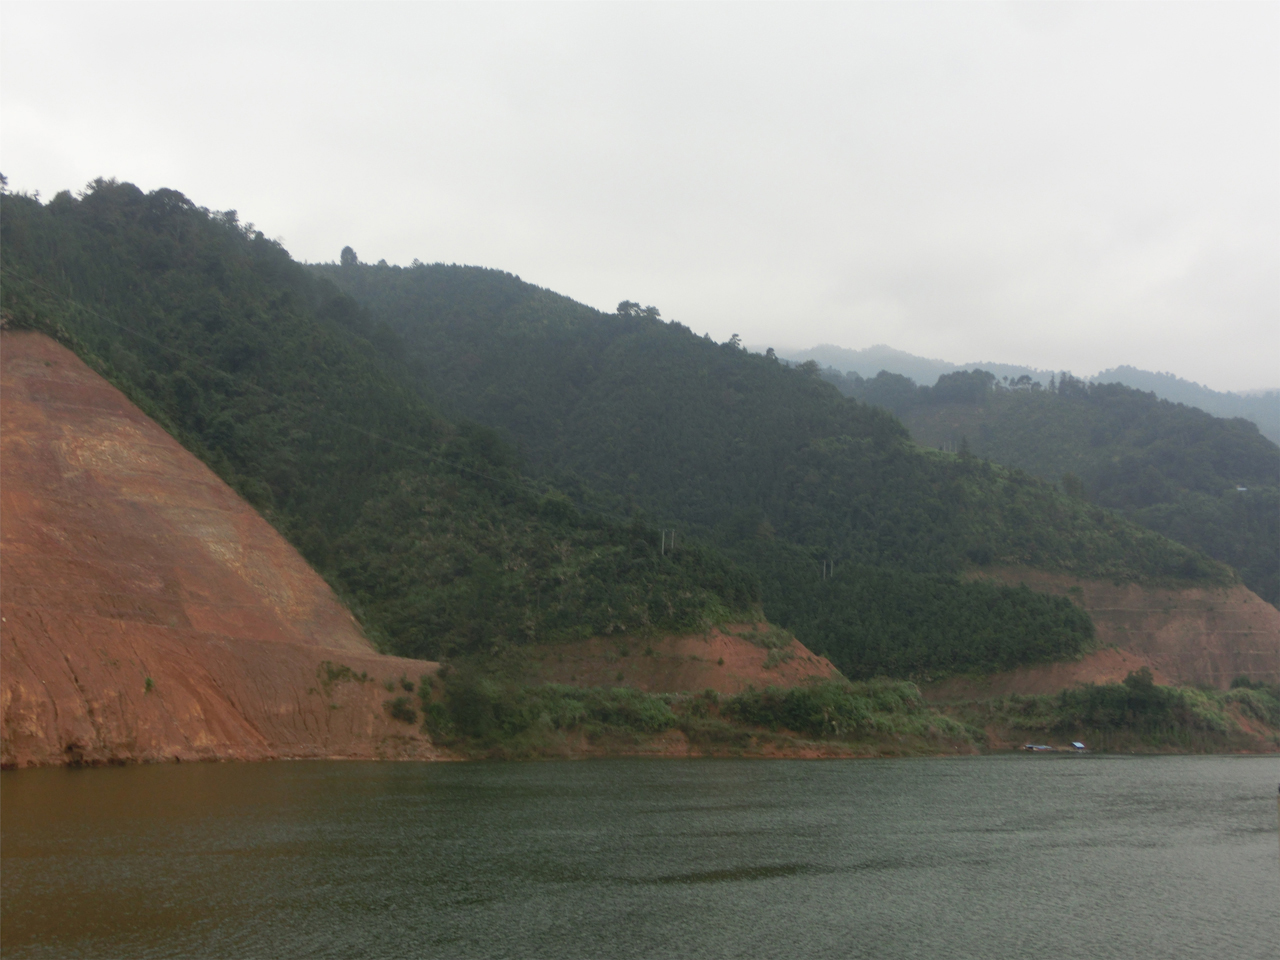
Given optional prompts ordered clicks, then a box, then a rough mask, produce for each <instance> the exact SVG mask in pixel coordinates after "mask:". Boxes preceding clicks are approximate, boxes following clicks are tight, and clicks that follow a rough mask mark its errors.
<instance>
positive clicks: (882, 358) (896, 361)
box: [751, 343, 1280, 443]
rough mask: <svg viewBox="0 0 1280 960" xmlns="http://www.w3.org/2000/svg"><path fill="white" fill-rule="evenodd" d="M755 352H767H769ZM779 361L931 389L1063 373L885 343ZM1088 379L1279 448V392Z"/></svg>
mask: <svg viewBox="0 0 1280 960" xmlns="http://www.w3.org/2000/svg"><path fill="white" fill-rule="evenodd" d="M751 349H753V350H756V349H759V351H760V352H763V351H764V349H765V348H764V347H760V348H755V347H752V348H751ZM778 356H780V357H782V358H783V359H785V360H791V361H793V362H796V363H803V362H805V361H806V360H813V361H815V362H816V363H818V364H819V365H820V366H823V367H834V368H835V369H836V370H839V371H840V372H841V373H856V374H858V376H860V377H874V376H875V375H876V374H877V373H879V372H880V371H881V370H887V371H888V372H889V373H896V374H900V375H901V376H904V377H910V378H911V379H912V380H914V381H915V382H916V383H918V384H921V385H923V386H929V385H931V384H933V383H934V382H935V381H936V380H937V379H938V377H940V376H942V375H944V374H947V373H954V372H956V371H957V370H986V371H987V372H988V373H993V374H995V376H996V377H997V378H1004V377H1008V378H1009V379H1010V380H1016V379H1017V378H1018V377H1022V376H1028V377H1030V378H1031V379H1032V380H1033V381H1039V382H1041V383H1047V382H1048V380H1049V377H1050V376H1053V375H1054V374H1056V373H1058V372H1060V371H1055V370H1040V369H1037V368H1035V367H1027V366H1022V365H1020V364H1012V363H991V362H987V361H975V362H973V363H951V362H950V361H947V360H936V359H933V358H930V357H918V356H916V355H915V354H911V353H907V352H906V351H904V350H896V349H894V348H893V347H890V346H886V345H885V344H882V343H878V344H876V345H875V346H871V347H865V348H864V349H862V350H851V349H849V348H848V347H838V346H835V345H834V344H830V343H822V344H819V345H818V346H816V347H811V348H810V349H808V350H782V351H779V352H778ZM1084 379H1086V380H1089V381H1091V382H1093V383H1123V384H1124V385H1125V386H1127V387H1133V388H1134V389H1136V390H1145V391H1147V392H1149V393H1154V394H1155V395H1156V396H1157V397H1160V398H1161V399H1162V400H1169V401H1171V402H1173V403H1183V404H1186V405H1187V406H1189V407H1198V408H1199V409H1201V410H1203V411H1205V412H1206V413H1211V414H1213V415H1214V416H1215V417H1244V418H1245V419H1246V420H1252V421H1253V422H1254V423H1256V424H1257V425H1258V429H1259V430H1260V431H1261V432H1262V434H1263V436H1265V437H1267V438H1268V439H1270V440H1272V441H1273V442H1275V443H1280V389H1267V390H1253V391H1249V392H1247V393H1246V392H1240V393H1234V392H1222V391H1218V390H1211V389H1209V388H1208V387H1205V386H1201V385H1200V384H1198V383H1194V382H1193V381H1191V380H1184V379H1183V378H1182V377H1179V376H1177V375H1176V374H1173V373H1153V372H1152V371H1150V370H1139V369H1138V368H1136V367H1132V366H1128V365H1123V366H1118V367H1112V368H1110V369H1108V370H1103V371H1101V372H1099V373H1097V374H1094V375H1093V376H1089V377H1085V378H1084Z"/></svg>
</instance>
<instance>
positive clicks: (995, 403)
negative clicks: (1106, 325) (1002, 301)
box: [824, 371, 1280, 604]
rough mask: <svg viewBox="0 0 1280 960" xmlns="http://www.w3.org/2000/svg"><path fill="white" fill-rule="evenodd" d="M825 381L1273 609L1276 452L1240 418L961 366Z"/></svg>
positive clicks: (1279, 507) (1278, 597) (1120, 390)
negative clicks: (928, 382)
mask: <svg viewBox="0 0 1280 960" xmlns="http://www.w3.org/2000/svg"><path fill="white" fill-rule="evenodd" d="M824 377H825V378H826V379H829V380H830V381H831V382H833V383H835V384H836V386H838V387H839V388H840V389H841V391H842V392H844V393H846V394H847V395H849V396H852V397H857V398H859V399H861V400H863V401H865V402H868V403H874V404H877V405H880V406H883V407H884V408H886V409H889V410H892V411H893V412H894V413H896V414H898V415H899V416H900V417H902V419H903V421H904V422H905V423H906V424H907V426H908V427H909V428H910V430H911V434H912V436H913V437H914V438H915V439H916V440H917V441H919V442H920V443H922V444H927V445H929V446H945V447H948V448H950V449H957V448H958V447H959V445H960V444H961V443H964V444H966V445H967V446H968V448H969V449H970V450H971V451H972V452H973V453H974V454H975V455H977V456H981V457H989V458H990V459H992V460H994V461H997V462H999V463H1003V464H1007V465H1009V466H1013V467H1018V468H1020V469H1022V470H1026V471H1027V472H1029V473H1032V474H1034V475H1036V476H1038V477H1042V478H1044V479H1048V480H1056V481H1059V482H1061V483H1062V484H1063V485H1064V487H1065V488H1067V489H1071V490H1074V491H1076V492H1077V493H1080V494H1082V495H1083V496H1085V497H1087V498H1088V499H1089V500H1090V501H1091V502H1093V503H1096V504H1099V505H1101V506H1104V507H1107V508H1110V509H1112V510H1115V511H1118V512H1120V513H1122V514H1123V515H1124V516H1126V517H1128V518H1129V519H1131V520H1134V521H1136V522H1137V523H1140V524H1142V525H1143V526H1145V527H1147V528H1149V529H1151V530H1155V531H1157V532H1159V533H1162V534H1164V535H1165V536H1168V537H1171V538H1172V539H1175V540H1178V541H1180V542H1182V543H1185V544H1188V545H1189V546H1192V547H1195V548H1196V549H1198V550H1201V551H1203V552H1204V553H1206V554H1208V555H1209V556H1211V557H1214V558H1216V559H1218V560H1221V561H1223V562H1224V563H1228V564H1230V565H1231V566H1233V567H1235V568H1236V570H1238V571H1239V573H1240V575H1241V578H1242V579H1243V580H1244V582H1245V583H1246V584H1247V585H1248V586H1249V587H1250V588H1251V589H1252V590H1254V591H1255V592H1256V593H1258V595H1259V596H1262V597H1264V598H1265V599H1267V600H1268V601H1270V602H1271V603H1273V604H1277V603H1280V447H1277V446H1276V445H1275V444H1274V443H1272V442H1271V441H1270V440H1268V439H1267V438H1266V437H1264V436H1262V435H1261V433H1260V432H1259V430H1258V428H1257V427H1256V426H1255V425H1254V424H1253V423H1251V422H1250V421H1248V420H1244V419H1239V418H1237V419H1231V420H1224V419H1220V418H1218V417H1214V416H1211V415H1210V414H1208V413H1205V412H1204V411H1202V410H1198V409H1196V408H1194V407H1188V406H1184V405H1182V404H1176V403H1170V402H1169V401H1167V400H1160V399H1157V398H1156V396H1155V395H1154V394H1151V393H1144V392H1142V391H1139V390H1134V389H1132V388H1130V387H1126V386H1123V385H1121V384H1118V383H1109V384H1097V383H1094V384H1086V383H1083V382H1081V381H1079V380H1075V379H1073V378H1070V377H1064V378H1063V379H1062V380H1061V381H1060V382H1058V381H1056V379H1055V381H1053V382H1051V383H1049V384H1032V383H1030V382H1027V383H1022V384H1018V383H1013V384H1006V383H1003V382H1001V381H998V380H996V379H995V377H994V376H992V375H990V374H988V373H985V372H983V371H969V372H960V373H954V374H948V375H945V376H943V377H941V378H939V380H938V382H937V383H936V384H935V385H934V386H933V387H919V386H917V385H916V384H914V383H912V382H911V381H910V380H907V379H906V378H905V377H898V376H893V375H891V374H881V375H880V376H878V377H874V378H870V379H862V378H858V377H856V376H849V375H841V374H837V373H835V372H834V371H827V372H826V373H825V374H824ZM1064 478H1065V479H1064ZM1241 488H1243V489H1241Z"/></svg>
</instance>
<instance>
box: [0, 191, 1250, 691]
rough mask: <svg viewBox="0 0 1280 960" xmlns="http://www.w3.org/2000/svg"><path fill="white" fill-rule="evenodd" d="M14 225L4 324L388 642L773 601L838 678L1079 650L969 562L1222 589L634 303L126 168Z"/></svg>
mask: <svg viewBox="0 0 1280 960" xmlns="http://www.w3.org/2000/svg"><path fill="white" fill-rule="evenodd" d="M0 231H2V234H0V255H2V257H3V261H2V265H3V291H2V292H3V306H4V310H5V317H6V322H9V323H12V324H13V325H15V326H26V327H33V328H36V329H42V330H45V331H47V332H51V333H53V334H54V335H56V336H58V337H59V338H60V339H62V340H63V342H66V343H68V344H69V345H71V346H72V347H73V349H76V350H77V351H78V352H79V353H80V354H81V356H83V357H85V358H86V359H87V360H88V361H89V362H90V363H91V364H93V365H94V366H95V367H96V368H97V369H99V370H101V371H102V372H104V373H105V374H106V375H107V376H108V377H110V378H111V379H112V380H113V381H114V382H115V383H117V384H118V385H119V386H121V387H122V389H124V390H125V391H126V392H127V393H128V394H129V395H130V396H131V397H132V398H134V399H135V401H136V402H138V403H139V404H140V405H141V406H143V408H144V409H146V410H147V411H148V412H149V413H151V414H152V415H153V416H155V417H156V418H157V419H158V420H159V421H160V422H161V423H163V424H164V425H165V426H166V427H167V428H168V429H170V430H171V431H172V432H173V433H174V434H175V435H176V436H178V437H179V439H181V440H182V441H183V442H184V443H185V444H186V445H187V446H188V447H189V448H190V449H192V450H193V451H195V452H196V453H197V454H198V455H199V456H201V457H202V458H204V459H205V460H206V462H208V463H210V465H211V466H213V467H214V469H216V470H217V471H218V472H219V473H220V474H221V475H222V476H224V477H225V478H226V479H228V481H229V482H231V483H232V484H233V485H234V486H235V487H236V488H237V489H239V490H240V491H241V492H242V493H244V494H245V496H246V497H247V498H249V499H250V501H251V502H253V503H254V504H255V505H256V506H258V508H259V509H261V510H262V511H263V512H264V514H265V515H266V516H267V517H268V518H269V519H271V520H272V522H273V523H275V524H276V526H277V527H278V528H279V529H281V530H282V532H284V533H285V535H286V536H288V537H289V538H290V539H291V540H292V541H293V542H294V543H295V544H297V545H298V546H299V548H300V549H301V550H302V552H303V554H304V555H305V556H306V557H307V558H308V559H309V560H310V561H311V562H312V563H313V564H315V565H316V566H317V568H318V569H319V570H321V572H323V573H324V574H325V575H326V576H327V577H328V578H329V579H330V581H331V582H332V583H334V585H335V586H336V587H337V588H338V590H339V591H340V592H341V593H342V594H343V595H344V596H345V597H346V598H347V599H348V600H349V601H350V602H351V603H352V604H353V607H354V608H355V609H356V611H357V613H358V614H359V615H360V616H361V617H362V619H363V621H364V622H365V624H366V626H367V627H368V629H369V630H370V632H371V633H372V634H373V635H374V636H375V637H377V638H379V639H380V640H381V641H382V642H383V644H384V645H385V646H386V647H387V648H388V649H390V650H393V651H396V652H399V653H408V654H416V655H426V656H441V655H454V654H457V653H471V654H473V655H475V656H480V657H483V656H485V655H487V654H488V653H489V652H491V651H492V650H493V649H494V648H495V647H496V648H501V647H503V646H505V645H510V644H519V643H524V642H530V641H538V642H543V641H554V640H557V639H568V638H572V637H578V636H582V635H584V634H585V633H597V632H610V631H644V630H687V629H691V628H696V627H699V626H702V625H705V624H707V623H711V622H716V621H722V620H724V619H727V618H730V617H739V616H751V615H754V612H755V610H758V609H759V607H758V604H759V603H760V602H763V604H764V609H765V612H766V613H767V614H769V615H770V616H771V617H773V618H774V619H775V620H780V621H781V622H782V623H783V625H788V624H792V625H794V628H795V629H796V631H797V632H798V634H799V635H800V638H801V639H802V640H804V641H806V642H810V643H812V644H813V645H814V646H815V647H817V648H818V649H819V650H829V652H831V654H832V655H833V658H835V659H836V660H837V662H838V663H839V664H841V665H842V666H843V667H844V668H845V669H847V670H848V671H849V672H850V673H851V674H854V675H873V674H876V673H891V674H894V675H909V674H915V673H923V672H928V673H931V674H932V673H935V672H948V671H951V670H961V669H980V668H983V667H989V666H991V665H1007V664H1008V663H1011V662H1015V661H1016V662H1032V661H1035V660H1042V659H1046V658H1052V657H1055V656H1062V655H1071V654H1073V653H1075V652H1078V651H1079V650H1081V649H1083V648H1084V647H1085V646H1087V645H1088V643H1089V642H1090V639H1091V635H1092V628H1091V625H1090V624H1089V622H1088V620H1087V618H1083V617H1080V616H1078V615H1075V616H1073V615H1072V613H1073V612H1072V609H1071V607H1070V604H1069V603H1068V602H1067V601H1066V600H1061V599H1058V600H1054V599H1051V598H1046V597H1043V596H1039V595H1036V594H1032V593H1029V592H1026V591H1007V592H1004V593H1000V594H999V595H998V596H997V595H995V594H992V595H988V594H986V593H983V591H984V590H989V588H986V587H983V586H981V585H976V584H967V583H965V582H964V581H962V580H961V579H959V578H958V574H960V573H961V572H962V570H963V569H964V568H965V567H967V566H973V565H981V564H984V563H989V562H996V561H1006V560H1007V561H1016V562H1023V563H1032V564H1035V565H1040V566H1045V567H1050V568H1054V569H1064V570H1074V571H1077V572H1081V573H1086V574H1093V575H1107V576H1113V577H1116V578H1129V579H1142V578H1147V579H1152V578H1155V579H1163V580H1173V581H1177V582H1225V581H1227V580H1229V579H1230V577H1231V574H1230V572H1229V571H1227V570H1226V569H1225V568H1222V567H1220V566H1218V565H1216V564H1213V563H1212V562H1209V561H1207V560H1206V559H1205V558H1203V557H1202V556H1200V555H1198V554H1196V553H1195V552H1193V551H1190V550H1187V549H1185V548H1182V547H1179V546H1177V545H1176V544H1173V543H1171V542H1169V541H1168V540H1165V539H1163V538H1161V537H1159V536H1156V535H1154V534H1151V533H1149V532H1147V531H1144V530H1142V529H1141V528H1138V527H1136V526H1133V525H1131V524H1128V523H1126V522H1125V521H1123V520H1122V519H1120V518H1118V517H1115V516H1114V515H1112V514H1109V513H1106V512H1104V511H1102V510H1100V509H1099V508H1098V507H1096V506H1092V505H1089V504H1086V503H1083V502H1081V501H1079V500H1078V499H1073V498H1071V497H1068V496H1065V495H1063V494H1062V493H1060V492H1059V491H1057V490H1056V488H1054V487H1053V486H1052V485H1051V484H1045V483H1042V482H1040V481H1037V480H1035V479H1033V478H1032V477H1030V476H1028V475H1027V474H1025V473H1022V472H1020V471H1016V470H1010V469H1006V468H1003V467H997V466H994V465H991V464H986V463H983V462H981V461H979V460H977V459H974V458H961V457H956V456H952V455H946V454H942V453H938V452H931V451H922V450H920V449H918V448H917V447H915V446H914V445H913V444H912V443H910V442H909V440H908V437H907V434H906V431H905V429H904V428H903V427H902V426H901V424H900V423H898V421H896V420H895V419H894V418H893V417H892V416H891V415H889V414H887V413H885V412H884V411H882V410H878V409H875V408H873V407H871V406H868V405H866V404H859V403H854V402H850V401H849V400H847V399H845V398H843V397H842V396H841V395H840V394H839V392H838V391H836V390H834V389H833V388H832V387H831V386H829V385H827V384H825V383H823V382H822V381H821V379H820V378H818V377H815V376H811V375H807V374H806V373H805V372H802V371H795V370H790V369H788V368H787V367H785V366H784V365H782V364H779V363H777V362H775V361H774V360H773V359H772V358H768V357H759V356H752V355H749V354H747V353H745V352H744V351H742V350H740V349H739V348H738V347H737V346H736V345H735V344H723V345H722V344H714V343H711V342H710V341H709V340H706V339H704V338H700V337H697V336H695V335H693V334H692V333H691V332H690V331H688V330H687V329H685V328H683V327H680V326H678V325H672V324H665V323H663V322H662V321H661V320H660V319H658V318H657V317H656V316H654V315H653V312H651V311H645V310H641V309H639V308H638V307H634V305H633V306H631V307H629V308H628V309H626V310H625V311H623V312H622V313H618V314H600V313H597V312H595V311H592V310H589V309H588V308H585V307H582V306H580V305H577V304H574V303H572V302H571V301H568V300H566V299H565V298H563V297H558V296H556V295H555V294H551V293H549V292H547V291H542V290H539V289H537V288H535V287H532V286H530V285H528V284H524V283H521V282H520V281H519V280H518V279H517V278H514V277H510V276H508V275H505V274H502V273H499V272H496V271H488V270H476V269H469V268H444V267H440V268H427V267H416V268H413V269H411V270H398V269H396V268H387V267H363V266H361V265H359V264H356V263H352V264H350V265H349V266H347V267H345V268H344V267H336V266H335V267H332V268H325V269H316V270H310V269H307V268H305V267H303V266H302V265H299V264H297V263H296V262H294V261H293V260H292V259H291V258H290V257H289V256H288V254H287V252H286V251H285V250H283V249H282V248H281V247H280V246H279V245H278V244H276V243H273V242H272V241H269V240H267V239H266V238H265V237H264V236H263V235H262V234H261V233H260V232H258V231H256V230H254V229H253V228H252V227H250V226H245V225H242V224H240V223H239V222H238V221H237V219H236V217H235V215H234V214H232V213H224V214H220V213H211V212H209V211H207V210H203V209H201V208H198V207H196V206H195V205H194V204H192V203H191V202H190V201H189V200H187V199H186V198H185V197H183V196H182V195H181V194H179V193H176V192H174V191H170V190H158V191H155V192H153V193H150V194H144V193H142V192H141V191H139V190H137V189H136V188H135V187H133V186H132V185H129V184H118V183H114V182H103V181H100V182H97V183H95V184H93V185H91V187H90V189H88V190H87V191H86V192H85V193H84V194H83V195H82V196H80V197H78V198H77V197H73V196H72V195H70V194H67V193H63V194H59V195H58V196H57V197H55V198H54V199H53V200H51V201H50V202H48V203H40V202H38V201H36V200H34V199H32V198H30V197H26V196H21V195H18V196H14V195H5V196H4V197H3V210H2V213H0ZM333 279H336V280H337V281H338V283H334V282H332V281H333ZM388 281H390V282H388ZM423 281H425V283H424V282H423ZM362 283H363V284H364V288H363V290H362V289H361V284H362ZM419 284H421V285H422V287H423V289H421V290H420V289H418V286H419ZM339 286H341V287H343V288H345V289H346V290H348V291H350V292H351V293H352V294H355V295H357V296H362V297H364V298H365V302H366V304H367V305H366V306H362V305H361V304H360V303H359V302H357V300H356V299H353V297H352V296H350V295H348V293H345V292H343V291H342V290H341V289H340V288H339ZM380 292H381V293H380ZM382 293H385V294H386V297H385V301H384V299H380V296H381V294H382ZM375 294H378V295H377V296H375ZM427 295H429V303H430V305H431V306H430V309H429V310H428V309H426V308H421V309H420V308H419V306H418V304H419V303H420V302H421V301H420V297H421V296H427ZM397 303H398V304H399V305H398V306H397ZM464 418H469V420H471V421H475V420H479V421H481V422H482V423H483V424H488V425H489V426H492V427H497V428H499V430H500V434H501V435H500V434H499V433H495V432H494V431H493V430H492V429H489V427H488V426H483V425H477V424H475V423H469V422H467V419H464ZM504 437H505V439H504ZM513 444H514V446H513ZM516 448H518V452H517V449H516ZM521 455H523V456H526V457H528V462H529V464H530V466H529V467H528V468H526V467H525V466H523V465H522V461H521V460H520V456H521ZM644 515H647V516H648V517H649V518H650V520H649V521H646V520H645V519H644ZM673 522H678V525H679V533H678V545H677V547H676V549H675V550H674V551H670V550H668V549H665V548H664V546H663V536H662V533H661V532H660V530H659V529H657V528H658V527H663V526H666V527H669V526H670V525H671V524H672V523H673ZM668 543H669V541H668ZM823 562H829V563H833V564H834V576H832V577H830V578H828V580H823V579H822V577H821V574H820V570H821V566H820V564H821V563H823ZM868 583H870V584H872V586H871V587H867V586H866V584H868ZM920 604H922V605H923V606H921V607H920V610H912V611H908V607H913V606H916V605H920ZM921 610H923V611H924V612H923V613H921V612H920V611H921ZM904 617H905V618H907V619H906V620H904V619H903V618H904ZM957 618H959V622H962V623H963V624H965V627H964V629H962V630H957V629H956V627H955V623H956V622H957ZM1050 627H1051V629H1050V631H1049V634H1048V635H1047V640H1046V638H1045V636H1042V634H1043V633H1044V631H1045V629H1047V628H1050ZM971 640H972V642H971Z"/></svg>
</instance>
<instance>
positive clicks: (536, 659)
mask: <svg viewBox="0 0 1280 960" xmlns="http://www.w3.org/2000/svg"><path fill="white" fill-rule="evenodd" d="M772 636H773V632H772V631H769V629H768V627H767V625H757V624H740V625H726V626H724V627H720V628H717V629H712V630H710V631H708V632H707V633H705V634H701V633H698V634H690V635H688V636H678V637H657V638H652V639H635V638H625V637H624V638H616V639H615V638H606V637H594V638H592V639H591V640H584V641H582V642H580V643H562V644H553V645H547V646H542V647H535V648H534V649H533V650H532V651H531V655H530V660H531V662H532V664H533V670H534V673H535V677H536V679H538V680H542V681H545V682H551V683H567V684H571V685H573V686H579V687H635V688H636V689H638V690H643V691H645V692H646V693H679V692H681V691H699V690H707V689H711V690H715V691H716V692H717V693H723V694H729V695H733V694H736V693H741V692H742V691H743V690H745V689H747V688H748V687H755V688H756V689H757V690H760V689H763V688H765V687H794V686H798V685H800V684H802V683H806V682H809V681H812V680H826V679H829V678H831V677H835V676H838V675H839V674H838V673H837V671H836V668H835V667H834V666H832V665H831V662H830V661H829V660H827V658H826V657H820V656H818V655H817V654H814V653H811V652H810V651H809V649H808V648H807V647H805V646H804V644H802V643H800V641H799V640H795V639H792V638H790V637H783V638H779V640H778V641H776V645H775V646H774V647H766V646H764V645H763V644H762V643H761V642H753V639H755V638H757V637H758V638H760V639H761V640H763V639H764V638H766V637H769V638H772Z"/></svg>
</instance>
